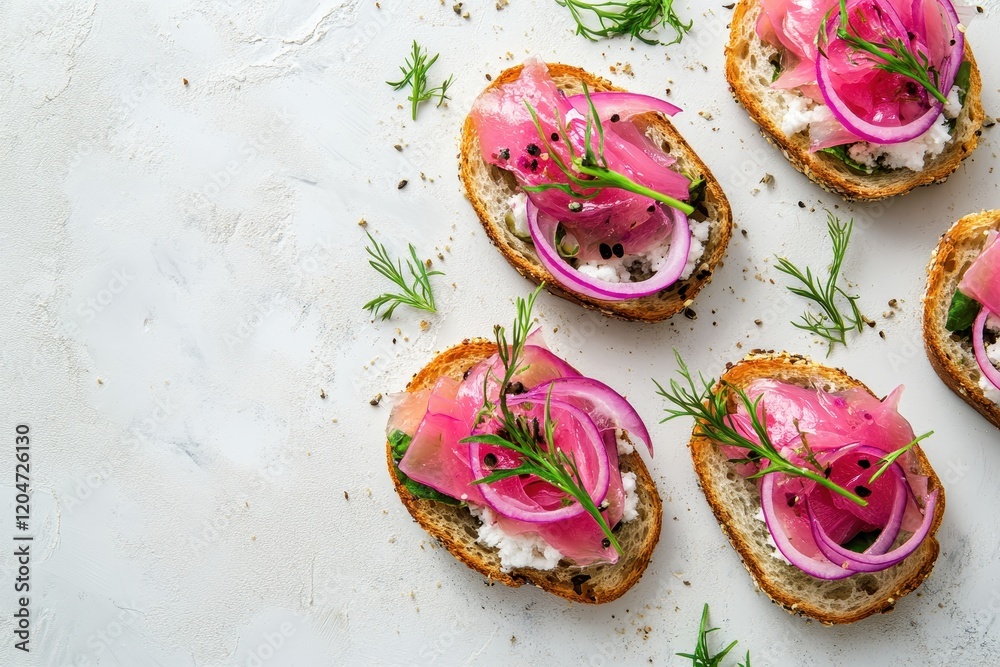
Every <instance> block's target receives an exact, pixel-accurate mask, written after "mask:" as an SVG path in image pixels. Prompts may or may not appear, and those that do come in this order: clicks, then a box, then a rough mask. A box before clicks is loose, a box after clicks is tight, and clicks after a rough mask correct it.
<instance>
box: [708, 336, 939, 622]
mask: <svg viewBox="0 0 1000 667" xmlns="http://www.w3.org/2000/svg"><path fill="white" fill-rule="evenodd" d="M760 378H771V379H775V380H780V381H783V382H788V383H791V384H796V385H800V386H803V387H813V388H817V389H822V390H824V391H840V390H844V389H849V388H852V387H862V388H864V389H865V390H866V391H869V392H870V390H868V388H867V387H865V386H864V385H863V384H862V383H860V382H858V381H857V380H855V379H853V378H851V377H850V376H848V375H847V374H846V373H845V372H844V371H842V370H837V369H833V368H828V367H825V366H820V365H818V364H815V363H813V362H812V361H810V360H809V359H806V358H805V357H800V356H792V355H789V354H771V353H754V354H751V355H749V356H747V357H746V359H745V360H743V361H742V362H740V363H738V364H736V365H735V366H733V367H732V368H730V369H729V370H728V371H727V372H726V373H725V375H723V376H722V380H721V381H722V382H727V383H729V384H731V385H733V386H735V387H741V388H744V389H745V388H746V387H748V386H749V385H750V383H751V382H753V381H754V380H756V379H760ZM717 388H718V385H717V387H716V389H717ZM913 451H914V453H915V454H916V462H917V469H918V472H919V473H920V474H923V475H927V476H928V477H929V478H930V480H929V489H930V490H934V489H936V488H941V481H940V480H939V479H938V477H937V475H935V474H934V470H933V469H931V465H930V462H928V460H927V457H926V456H924V453H923V452H922V451H921V450H920V447H919V445H918V446H916V447H914V448H913ZM691 456H692V458H693V459H694V467H695V471H696V472H697V473H698V481H699V483H700V485H701V488H702V490H703V491H704V492H705V498H706V499H707V500H708V504H709V505H711V507H712V511H713V512H714V513H715V518H716V519H717V520H718V522H719V525H720V526H721V527H722V532H723V533H725V534H726V536H727V537H728V538H729V541H730V542H731V543H732V545H733V547H734V548H735V549H736V551H737V552H738V553H739V555H740V558H741V559H742V560H743V566H744V567H745V568H746V569H747V572H749V573H750V576H751V577H753V580H754V583H755V584H756V585H757V587H758V588H760V589H762V590H763V591H764V592H765V593H767V595H768V596H769V597H770V598H771V600H772V601H774V602H775V603H777V604H779V605H781V606H782V607H783V608H784V609H785V610H786V611H788V612H791V613H793V614H799V615H802V616H809V617H811V618H814V619H816V620H817V621H819V622H821V623H823V624H825V625H833V624H839V623H853V622H855V621H859V620H861V619H863V618H866V617H867V616H870V615H872V614H874V613H876V612H882V613H885V612H889V611H892V609H893V606H894V605H895V604H896V602H897V601H899V599H900V598H901V597H903V596H904V595H906V594H907V593H909V592H910V591H912V590H914V589H915V588H916V587H917V586H919V585H920V584H921V583H922V582H923V581H924V579H926V578H927V576H928V575H929V574H930V573H931V569H932V568H933V567H934V561H935V560H936V559H937V555H938V549H939V547H938V542H937V540H936V539H935V537H934V535H935V533H936V532H937V529H938V526H939V525H940V524H941V518H942V516H943V515H944V490H943V489H942V491H941V493H940V495H939V497H938V502H937V506H936V507H935V512H934V523H933V525H932V527H931V531H930V533H929V534H928V536H927V538H926V539H925V540H924V541H923V543H922V544H921V545H920V547H918V548H917V550H916V551H915V552H914V553H912V554H911V555H910V556H909V557H907V558H906V559H905V560H904V561H903V562H901V563H899V564H898V565H895V566H893V567H891V568H889V569H887V570H883V571H881V572H875V573H870V574H856V575H854V576H852V577H848V578H847V579H842V580H840V581H824V580H822V579H816V578H814V577H812V576H810V575H808V574H806V573H804V572H803V571H802V570H800V569H798V568H796V567H794V566H792V565H789V564H788V563H786V562H785V561H784V560H782V559H781V558H780V557H779V556H778V555H776V553H775V550H774V547H772V546H769V545H768V538H769V537H770V533H769V532H768V530H767V526H766V524H765V523H764V522H763V521H760V520H759V519H757V518H755V517H756V515H757V514H758V512H759V510H760V493H759V492H758V490H757V485H756V483H755V482H753V481H751V480H747V479H745V478H744V477H742V476H741V475H739V474H737V472H736V471H735V470H734V469H733V465H732V464H731V463H729V462H728V461H727V456H726V455H725V454H723V453H722V452H720V451H719V448H718V447H717V446H716V444H715V443H714V442H712V441H711V440H708V439H706V438H702V437H696V436H692V438H691Z"/></svg>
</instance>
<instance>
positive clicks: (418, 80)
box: [386, 40, 455, 120]
mask: <svg viewBox="0 0 1000 667" xmlns="http://www.w3.org/2000/svg"><path fill="white" fill-rule="evenodd" d="M440 55H441V54H440V53H438V54H435V55H434V57H432V58H428V57H427V52H426V51H425V50H424V49H423V47H421V46H420V45H419V44H417V40H413V51H412V52H411V53H410V56H409V57H408V58H407V59H406V64H405V65H401V66H400V68H399V69H400V71H401V72H402V73H403V78H402V79H400V80H399V81H386V83H387V84H389V85H390V86H392V89H393V90H402V89H403V88H406V87H407V86H409V87H410V96H409V97H408V98H406V99H408V100H410V104H411V107H412V112H411V115H412V116H413V120H416V119H417V107H419V106H420V105H421V103H423V102H426V101H428V100H430V99H433V98H435V97H437V98H438V103H437V106H441V105H442V104H444V102H445V100H448V99H451V98H450V97H448V88H449V87H450V86H451V83H452V80H453V79H454V78H455V76H454V75H451V76H449V77H448V78H447V79H445V81H444V83H442V84H441V85H440V86H438V87H436V88H428V87H427V71H428V70H429V69H430V68H431V66H432V65H434V63H436V62H437V59H438V56H440Z"/></svg>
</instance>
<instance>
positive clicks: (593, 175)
mask: <svg viewBox="0 0 1000 667" xmlns="http://www.w3.org/2000/svg"><path fill="white" fill-rule="evenodd" d="M583 93H584V95H585V96H586V97H587V105H588V107H589V111H588V112H587V119H586V122H587V126H586V128H585V129H584V139H583V155H578V154H577V151H576V148H575V147H574V146H573V141H572V139H571V138H570V136H569V130H568V128H567V127H566V122H565V120H564V119H563V118H561V117H560V118H559V119H558V123H559V136H560V137H561V138H562V142H563V144H564V145H565V146H566V150H567V152H568V153H569V157H570V159H569V162H568V163H567V162H566V160H564V159H563V158H562V156H561V155H560V154H559V151H557V150H556V149H555V147H554V146H553V145H552V142H551V141H550V135H549V134H548V133H547V132H546V131H545V129H544V128H543V127H542V121H541V120H539V118H538V113H537V112H536V111H535V108H534V107H533V106H531V103H529V102H527V101H525V105H526V106H527V107H528V113H530V114H531V119H532V120H533V121H534V123H535V129H536V130H537V132H538V138H539V139H540V140H541V142H542V144H543V145H544V146H545V150H544V153H545V154H547V155H548V156H549V159H551V160H552V163H553V164H555V166H556V167H557V168H558V169H559V171H561V172H562V173H563V174H564V175H565V176H566V179H567V180H568V181H569V183H541V184H539V185H533V186H524V188H523V189H524V190H526V191H527V192H543V191H545V190H559V191H561V192H565V193H566V194H568V195H570V196H571V197H573V198H574V199H583V200H587V199H593V198H594V197H596V196H597V195H599V194H600V193H601V191H602V190H604V188H618V189H620V190H626V191H628V192H634V193H635V194H638V195H641V196H643V197H649V198H650V199H654V200H656V201H658V202H661V203H663V204H666V205H667V206H669V207H671V208H675V209H677V210H679V211H683V212H684V214H685V215H691V214H692V213H694V207H693V206H691V205H690V204H688V203H686V202H682V201H680V200H678V199H674V198H673V197H670V196H669V195H665V194H663V193H661V192H657V191H656V190H653V189H652V188H647V187H646V186H644V185H640V184H639V183H636V182H635V181H633V180H632V179H630V178H629V177H628V176H626V175H625V174H621V173H618V172H617V171H614V170H612V169H609V168H608V162H607V160H606V159H605V158H604V125H603V124H602V123H601V118H600V116H599V115H598V113H597V109H596V108H594V101H593V99H592V98H591V97H590V90H589V89H588V88H587V84H586V83H584V84H583ZM595 140H596V142H597V146H596V147H595V146H594V142H595ZM574 206H580V203H579V202H578V201H573V202H571V203H570V210H571V211H573V210H579V209H578V208H577V209H574Z"/></svg>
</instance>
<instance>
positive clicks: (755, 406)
mask: <svg viewBox="0 0 1000 667" xmlns="http://www.w3.org/2000/svg"><path fill="white" fill-rule="evenodd" d="M674 356H675V357H676V358H677V366H678V368H679V370H678V375H680V376H681V378H682V379H683V380H684V382H683V383H681V382H678V381H677V380H675V379H671V380H670V389H669V391H668V390H667V389H664V388H663V387H662V386H661V385H660V383H659V382H657V381H656V380H653V383H654V384H655V385H656V388H657V390H658V391H657V393H658V394H659V395H660V396H661V397H662V398H664V399H666V400H667V401H668V402H669V403H670V404H672V405H674V406H675V407H674V408H669V407H668V408H664V411H665V412H666V413H667V417H666V418H665V419H663V422H667V421H670V420H672V419H677V418H679V417H693V418H694V419H695V426H696V429H697V430H696V431H695V435H697V436H699V437H703V438H708V439H709V440H712V441H713V442H716V443H718V444H720V445H726V446H729V447H737V448H739V449H746V450H748V451H749V452H750V457H748V458H747V459H746V460H745V461H760V460H766V461H767V465H766V466H764V467H763V468H761V469H760V470H759V471H758V472H757V473H755V474H753V475H751V476H750V479H757V478H759V477H763V476H764V475H769V474H771V473H776V472H778V473H784V474H785V475H789V476H793V477H805V478H806V479H810V480H813V481H814V482H816V483H817V484H820V485H822V486H825V487H826V488H827V489H829V490H830V491H832V492H834V493H836V494H838V495H841V496H843V497H844V498H847V499H848V500H850V501H852V502H854V503H857V504H858V505H860V506H862V507H864V506H865V505H867V504H868V503H867V502H866V501H865V500H864V499H863V498H861V497H859V496H858V495H857V494H855V493H853V492H851V491H849V490H847V489H845V488H844V487H842V486H840V485H839V484H837V483H836V482H833V481H832V480H830V479H828V478H827V477H826V475H825V474H824V471H823V470H822V469H820V468H819V466H816V469H815V470H810V469H809V468H806V467H802V466H798V465H796V464H794V463H792V462H791V461H789V460H788V459H787V458H785V457H784V456H783V455H782V454H781V452H780V451H778V448H777V447H775V446H774V443H772V442H771V436H770V435H769V434H768V432H767V412H766V411H765V410H764V408H763V407H762V406H761V400H762V399H763V398H764V397H763V395H761V396H758V397H757V399H756V400H751V399H750V397H749V396H747V393H746V392H745V391H744V390H743V389H741V388H740V387H736V386H733V385H731V384H728V383H723V384H721V385H720V386H719V388H718V390H715V389H714V387H715V384H716V383H715V380H714V379H711V380H705V378H704V376H703V375H702V374H701V373H699V374H698V381H697V382H695V379H694V377H693V376H692V374H691V371H690V370H689V369H688V366H687V364H686V363H684V359H682V358H681V355H680V353H679V352H677V350H674ZM699 385H700V386H699ZM730 397H735V399H736V401H737V402H738V403H739V404H741V405H742V406H743V407H744V408H745V409H746V411H747V415H748V416H749V417H750V423H751V426H752V428H753V432H754V434H755V435H756V436H757V440H758V441H759V442H755V441H754V440H751V439H749V438H747V437H745V436H744V435H743V434H741V433H740V432H739V431H738V430H736V427H735V426H733V422H732V417H731V416H730V414H729V401H730ZM661 423H662V422H661ZM803 455H804V456H807V454H805V453H803ZM810 455H811V454H810ZM745 461H739V462H745Z"/></svg>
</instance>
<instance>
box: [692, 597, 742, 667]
mask: <svg viewBox="0 0 1000 667" xmlns="http://www.w3.org/2000/svg"><path fill="white" fill-rule="evenodd" d="M718 629H719V628H710V627H708V605H707V604H706V605H705V607H704V608H703V609H702V612H701V624H700V625H699V626H698V641H697V643H696V644H695V647H694V653H678V654H677V655H678V656H679V657H681V658H687V659H688V660H690V661H691V665H692V667H720V666H721V665H722V661H723V659H724V658H725V657H726V656H727V655H729V652H730V651H732V650H733V648H734V647H735V646H736V645H737V644H739V642H738V641H734V642H733V643H731V644H730V645H729V646H727V647H726V648H724V649H722V651H720V652H719V653H716V654H715V655H712V650H711V649H710V648H709V646H708V635H709V633H712V632H715V631H716V630H718ZM739 667H750V651H747V655H746V662H745V663H739Z"/></svg>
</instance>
